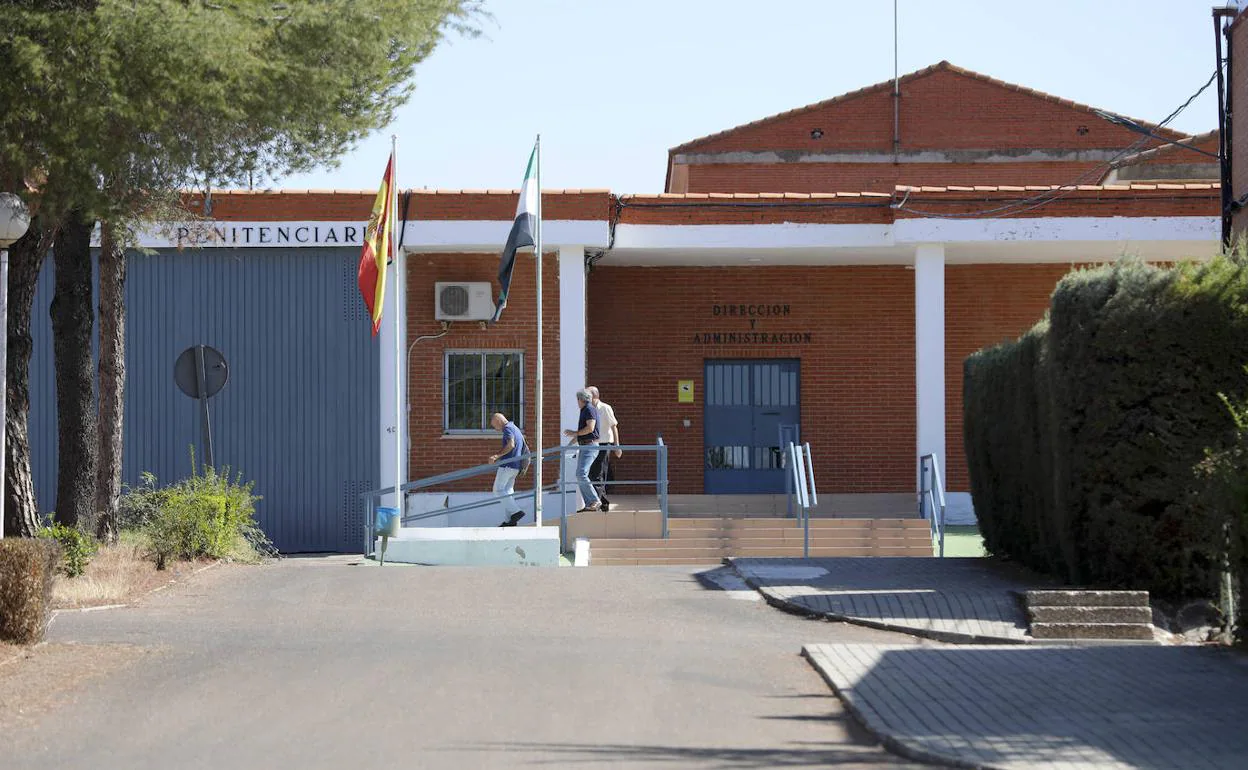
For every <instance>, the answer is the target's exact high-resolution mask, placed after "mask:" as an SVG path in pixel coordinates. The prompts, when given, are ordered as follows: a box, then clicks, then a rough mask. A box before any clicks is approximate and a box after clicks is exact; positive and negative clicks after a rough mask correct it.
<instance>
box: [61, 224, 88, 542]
mask: <svg viewBox="0 0 1248 770" xmlns="http://www.w3.org/2000/svg"><path fill="white" fill-rule="evenodd" d="M93 224H94V223H93V222H90V221H87V220H86V219H85V217H84V216H83V214H82V212H80V211H72V212H70V213H69V215H68V216H67V217H66V219H65V221H64V223H62V225H61V230H60V232H59V233H57V236H56V245H55V247H54V248H53V250H52V256H53V259H54V260H55V263H56V294H55V295H54V296H53V298H52V352H53V359H54V362H55V364H56V424H57V431H56V435H57V486H56V519H57V521H59V522H60V523H62V524H64V525H65V526H67V527H81V528H82V529H83V530H85V531H87V532H91V531H93V530H94V526H93V525H94V523H95V522H94V519H95V516H94V510H95V465H96V449H97V448H98V441H99V439H98V436H97V433H96V424H95V387H94V385H95V370H94V367H93V366H92V365H91V337H92V331H93V326H94V325H95V324H94V322H95V316H94V312H93V308H92V307H91V286H92V281H91V229H92V226H93Z"/></svg>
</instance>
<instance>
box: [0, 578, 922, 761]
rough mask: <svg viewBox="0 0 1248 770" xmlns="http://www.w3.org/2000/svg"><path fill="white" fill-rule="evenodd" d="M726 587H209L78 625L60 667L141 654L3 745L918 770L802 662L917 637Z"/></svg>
mask: <svg viewBox="0 0 1248 770" xmlns="http://www.w3.org/2000/svg"><path fill="white" fill-rule="evenodd" d="M704 571H705V570H704V569H693V568H689V569H681V568H662V567H653V568H646V567H640V568H627V567H620V568H590V569H574V568H560V569H503V568H499V569H462V568H436V569H435V568H418V567H394V568H391V567H387V568H385V569H377V568H375V567H364V566H350V565H349V564H347V563H346V560H344V559H342V558H341V557H339V558H333V559H289V560H286V561H284V562H281V563H278V564H275V565H271V566H266V567H238V566H231V567H222V568H218V569H213V570H209V571H207V572H205V573H202V574H200V575H197V576H195V577H193V578H191V579H190V580H189V581H188V582H186V583H184V584H182V585H178V586H175V587H173V588H172V589H170V590H168V591H165V592H163V593H160V594H157V595H155V596H153V597H150V598H149V599H147V600H145V601H144V602H143V604H142V605H141V606H139V607H135V608H126V609H116V610H105V611H101V612H92V613H65V614H61V615H60V616H58V617H57V619H56V620H55V622H54V623H53V626H52V629H51V631H50V634H49V636H50V641H51V642H52V645H51V649H55V650H58V651H59V653H60V654H66V652H65V651H67V650H68V651H69V653H68V654H70V655H71V656H72V654H73V653H75V652H78V653H86V652H89V651H90V650H123V651H127V652H126V654H120V655H115V656H112V657H108V656H105V657H107V659H108V660H115V662H113V663H105V664H101V665H100V666H99V667H97V668H98V670H95V671H93V672H90V673H91V675H90V676H84V677H81V678H80V681H77V682H76V683H74V684H72V685H67V686H65V688H64V689H63V691H62V692H60V694H59V695H58V696H57V697H56V698H54V699H52V700H50V701H49V702H48V703H46V704H44V706H43V707H42V708H40V709H35V710H33V711H31V712H29V713H25V714H23V715H22V717H21V721H20V724H18V723H12V722H11V723H10V725H9V728H10V729H0V766H3V767H4V768H8V769H9V770H18V769H19V768H21V769H25V768H31V769H32V770H34V769H35V768H57V769H58V770H65V769H66V768H92V769H96V768H126V769H127V770H144V769H146V768H153V769H154V768H161V769H162V770H163V769H165V768H271V767H290V768H300V769H301V770H303V769H306V768H343V767H361V768H371V767H395V766H403V767H416V768H484V767H527V766H565V767H592V766H598V765H602V764H614V765H618V766H624V767H659V768H662V767H707V768H773V767H799V766H800V767H819V766H828V765H837V766H841V767H895V766H905V765H906V764H907V763H905V762H903V761H902V760H900V759H898V758H896V757H894V756H892V755H890V754H888V753H886V752H884V751H883V750H882V749H880V748H879V747H878V746H875V745H872V743H871V741H870V739H869V738H868V737H866V736H865V735H864V734H863V733H862V732H861V731H860V730H859V729H858V728H857V726H856V725H855V724H854V723H853V722H852V719H851V718H850V717H849V716H848V715H847V714H846V713H845V711H844V710H843V708H842V707H841V705H840V703H839V701H838V700H837V699H836V697H835V696H834V695H832V693H831V692H830V691H829V690H828V688H827V686H826V685H825V684H824V683H823V681H822V680H821V679H820V678H819V676H818V675H817V674H816V673H815V671H814V670H813V669H811V667H810V666H809V665H808V664H807V663H806V662H805V661H804V660H803V659H801V658H800V657H799V653H800V650H801V646H802V644H805V643H811V642H834V641H859V642H881V643H894V644H895V643H917V641H916V640H911V639H909V638H908V637H904V636H898V635H893V634H888V633H886V632H881V631H874V630H870V629H865V628H858V627H854V626H845V625H841V624H835V623H828V622H824V621H812V620H805V619H801V618H797V617H793V616H789V615H786V614H784V613H781V612H779V611H777V610H775V609H772V608H769V607H767V606H766V605H765V604H763V603H762V602H759V601H746V600H742V597H743V596H744V594H734V593H732V592H726V591H721V590H715V588H714V587H713V586H708V585H707V584H706V581H705V580H699V578H698V577H697V573H699V572H704ZM71 645H77V646H76V647H75V646H71ZM136 650H140V651H141V653H142V654H137V653H135V651H136ZM29 663H30V662H29V661H25V662H19V663H17V664H16V665H17V666H22V665H28V664H29ZM19 673H20V672H19ZM0 675H4V672H0ZM8 676H13V672H12V671H10V672H9V674H8ZM3 692H4V690H3V681H2V679H0V694H3Z"/></svg>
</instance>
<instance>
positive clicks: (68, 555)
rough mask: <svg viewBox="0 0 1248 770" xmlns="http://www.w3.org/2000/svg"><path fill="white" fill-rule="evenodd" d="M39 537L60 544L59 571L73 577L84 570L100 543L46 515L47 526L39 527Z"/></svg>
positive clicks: (98, 548)
mask: <svg viewBox="0 0 1248 770" xmlns="http://www.w3.org/2000/svg"><path fill="white" fill-rule="evenodd" d="M38 535H39V537H41V538H45V539H50V540H55V541H56V542H58V543H60V545H61V566H60V572H61V574H63V575H65V577H71V578H75V577H78V576H79V575H81V574H82V573H83V572H85V571H86V569H87V565H88V564H90V563H91V557H93V556H95V554H96V552H97V551H99V550H100V545H99V543H97V542H96V541H95V538H93V537H91V536H90V535H88V534H87V533H85V532H82V531H81V530H79V529H77V528H75V527H67V526H65V525H64V524H57V523H55V522H53V521H52V518H51V516H50V515H49V517H48V526H46V527H41V528H40V529H39V532H38Z"/></svg>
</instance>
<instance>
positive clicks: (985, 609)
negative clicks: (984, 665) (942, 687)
mask: <svg viewBox="0 0 1248 770" xmlns="http://www.w3.org/2000/svg"><path fill="white" fill-rule="evenodd" d="M730 563H731V565H732V567H733V568H734V569H735V570H736V571H737V574H739V575H741V577H742V578H744V579H745V580H746V582H747V583H748V584H749V585H751V586H753V587H754V588H756V589H758V591H759V592H760V593H761V594H762V595H763V597H764V598H765V599H766V600H767V601H768V602H769V603H771V604H773V605H777V606H780V607H782V608H784V609H787V610H790V611H795V612H801V613H805V614H811V615H822V616H825V617H828V618H831V619H835V620H847V621H850V622H855V623H860V624H862V625H868V626H875V627H879V628H887V629H891V630H897V631H904V632H907V633H912V634H918V635H920V636H927V637H931V638H934V639H939V640H942V641H955V642H997V643H1015V644H1016V643H1022V642H1027V641H1030V637H1029V636H1028V635H1027V617H1026V615H1025V613H1024V612H1023V609H1022V606H1021V604H1020V603H1019V601H1018V598H1017V597H1018V594H1019V593H1020V592H1022V591H1025V590H1026V589H1028V588H1035V587H1036V586H1032V585H1028V584H1025V583H1021V582H1018V581H1016V580H1013V579H1011V578H1008V577H1005V576H1002V575H1000V574H998V573H997V572H995V571H993V570H992V569H990V568H989V567H987V566H986V565H984V564H983V562H982V561H980V560H978V559H938V558H931V559H923V558H879V557H873V558H840V559H837V558H829V559H744V558H743V559H732V560H730Z"/></svg>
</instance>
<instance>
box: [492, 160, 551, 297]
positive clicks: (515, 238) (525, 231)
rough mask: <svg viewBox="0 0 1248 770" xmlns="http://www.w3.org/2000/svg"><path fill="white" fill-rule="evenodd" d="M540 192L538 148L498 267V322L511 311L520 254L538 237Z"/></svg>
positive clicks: (526, 172)
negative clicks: (513, 275)
mask: <svg viewBox="0 0 1248 770" xmlns="http://www.w3.org/2000/svg"><path fill="white" fill-rule="evenodd" d="M539 194H540V193H539V191H538V189H537V145H536V144H534V145H533V152H532V154H530V155H529V166H528V168H527V169H525V172H524V185H523V186H521V188H520V202H519V203H517V204H516V219H515V221H514V222H512V223H511V232H510V233H508V235H507V244H506V245H505V246H503V256H502V259H500V260H499V263H498V283H499V292H498V302H497V303H496V305H495V307H494V320H495V321H497V320H498V319H499V318H500V317H501V316H502V314H503V308H505V307H507V294H508V292H510V291H511V272H512V269H513V268H515V266H516V252H517V251H519V250H520V249H522V248H524V247H525V246H532V245H534V243H535V240H534V236H535V235H536V233H537V227H538V223H537V217H538V201H537V196H538V195H539Z"/></svg>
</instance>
